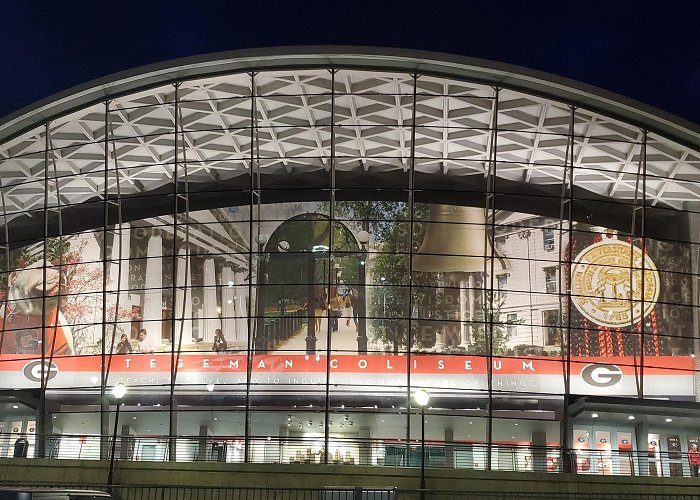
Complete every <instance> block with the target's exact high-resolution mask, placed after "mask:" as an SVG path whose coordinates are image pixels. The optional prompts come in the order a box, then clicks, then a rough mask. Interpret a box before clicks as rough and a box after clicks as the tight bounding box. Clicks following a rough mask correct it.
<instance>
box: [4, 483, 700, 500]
mask: <svg viewBox="0 0 700 500" xmlns="http://www.w3.org/2000/svg"><path fill="white" fill-rule="evenodd" d="M0 484H2V485H3V486H5V487H7V486H14V487H21V486H25V487H26V486H32V487H35V486H36V484H35V483H32V484H27V483H21V482H3V483H0ZM51 487H52V488H55V489H71V490H103V491H107V488H106V487H105V486H104V485H84V484H82V485H73V484H61V485H56V484H52V485H51ZM109 491H110V493H111V494H112V498H114V499H115V500H611V499H614V500H700V494H693V493H690V494H682V493H629V494H626V493H602V492H531V491H513V492H504V491H499V492H494V491H469V492H454V491H430V490H426V491H421V490H404V489H397V488H392V487H386V488H381V487H365V488H351V487H342V486H341V487H329V488H323V489H312V488H305V489H301V488H285V489H282V488H255V487H235V488H226V487H196V486H195V487H191V486H186V487H183V486H155V485H116V486H113V487H112V488H110V489H109Z"/></svg>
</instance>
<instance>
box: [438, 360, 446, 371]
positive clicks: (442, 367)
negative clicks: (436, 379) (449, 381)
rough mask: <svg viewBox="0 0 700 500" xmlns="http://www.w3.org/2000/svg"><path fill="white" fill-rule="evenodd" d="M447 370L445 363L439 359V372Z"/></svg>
mask: <svg viewBox="0 0 700 500" xmlns="http://www.w3.org/2000/svg"><path fill="white" fill-rule="evenodd" d="M444 369H445V361H444V360H442V359H438V370H444Z"/></svg>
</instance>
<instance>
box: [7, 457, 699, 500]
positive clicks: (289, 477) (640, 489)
mask: <svg viewBox="0 0 700 500" xmlns="http://www.w3.org/2000/svg"><path fill="white" fill-rule="evenodd" d="M108 465H109V464H108V462H105V461H101V462H100V461H77V460H76V461H73V460H50V459H0V483H5V484H7V483H17V482H22V483H24V484H36V485H41V484H52V485H83V486H93V487H97V486H100V485H104V484H105V482H106V479H107V471H108ZM418 475H419V470H418V469H406V468H393V467H359V466H345V465H341V466H333V465H308V464H304V465H280V464H224V463H222V464H219V463H184V462H183V463H159V462H119V463H118V464H117V466H116V468H115V473H114V479H115V484H119V485H128V487H129V489H130V490H132V491H131V492H129V493H128V494H127V491H126V490H123V494H121V495H120V494H116V495H115V496H118V497H120V498H132V497H133V498H139V499H141V500H147V499H149V498H150V496H152V495H155V494H156V493H155V491H156V490H151V491H153V493H148V492H146V491H145V490H139V492H138V494H136V489H137V488H138V487H139V486H146V485H148V486H162V487H213V488H222V487H223V488H226V487H233V488H235V487H256V488H276V489H291V488H308V489H322V488H324V487H328V486H342V487H354V486H361V487H398V488H399V489H417V488H418V483H419V477H418ZM426 484H427V490H428V491H452V492H459V493H467V492H494V493H505V492H540V493H545V492H546V493H550V494H552V493H561V494H566V493H583V494H586V493H598V494H609V495H621V496H624V495H635V494H637V495H653V494H656V495H664V497H668V496H669V495H683V494H685V495H698V493H699V490H698V484H700V483H698V482H697V480H693V479H691V478H648V477H643V478H642V477H626V476H625V477H622V476H618V477H614V476H607V477H605V476H577V475H574V474H546V473H517V472H484V471H465V470H454V469H428V470H427V471H426ZM209 494H211V490H209ZM202 495H204V490H202ZM198 496H199V495H197V494H191V495H190V496H188V498H190V497H191V498H192V500H195V499H196V498H197V497H198ZM153 498H156V497H155V496H154V497H153ZM202 498H205V496H202ZM583 498H585V496H584V497H583ZM628 498H629V497H628ZM643 498H646V497H643ZM689 498H690V497H689ZM692 498H696V497H695V496H693V497H692ZM697 498H700V497H697Z"/></svg>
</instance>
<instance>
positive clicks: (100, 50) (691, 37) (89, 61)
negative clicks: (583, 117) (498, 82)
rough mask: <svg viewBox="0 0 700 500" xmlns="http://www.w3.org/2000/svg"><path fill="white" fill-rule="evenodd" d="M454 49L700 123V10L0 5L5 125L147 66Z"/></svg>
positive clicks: (610, 4)
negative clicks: (284, 51) (247, 55)
mask: <svg viewBox="0 0 700 500" xmlns="http://www.w3.org/2000/svg"><path fill="white" fill-rule="evenodd" d="M331 44H335V45H371V46H384V47H403V48H412V49H422V50H432V51H441V52H449V53H454V54H460V55H466V56H472V57H479V58H484V59H492V60H496V61H501V62H506V63H511V64H517V65H521V66H525V67H530V68H533V69H539V70H543V71H548V72H550V73H555V74H558V75H562V76H566V77H569V78H573V79H575V80H579V81H581V82H585V83H588V84H592V85H596V86H598V87H602V88H605V89H608V90H611V91H613V92H616V93H619V94H622V95H625V96H627V97H631V98H633V99H636V100H639V101H641V102H644V103H646V104H650V105H652V106H655V107H658V108H660V109H663V110H665V111H668V112H670V113H673V114H676V115H678V116H680V117H682V118H685V119H686V120H690V121H691V122H694V123H695V124H698V123H700V1H687V2H681V1H653V2H652V1H647V0H636V1H616V0H607V1H583V2H571V1H565V0H562V1H558V2H557V1H535V0H529V1H525V0H523V1H512V2H510V1H509V2H506V1H496V0H491V1H472V0H455V1H453V2H447V1H445V2H443V1H433V0H424V1H421V2H418V1H408V0H407V1H403V2H399V1H393V0H375V1H373V2H364V1H338V0H336V1H332V0H327V1H325V2H316V1H312V0H309V1H305V2H292V1H287V2H283V1H278V2H275V1H270V0H268V1H255V0H249V1H245V2H238V1H234V0H230V1H228V2H197V1H194V0H191V1H189V2H180V1H176V0H171V1H168V2H165V1H162V0H142V2H132V1H122V0H119V1H110V2H108V1H101V0H92V1H90V2H83V1H78V0H65V1H44V2H40V1H33V2H32V1H27V0H24V1H22V0H3V1H2V3H1V4H0V57H1V58H2V75H3V78H2V84H1V85H2V87H0V89H1V90H2V92H0V117H2V116H5V115H7V114H9V113H11V112H13V111H15V110H17V109H19V108H21V107H23V106H26V105H28V104H31V103H32V102H34V101H36V100H38V99H41V98H43V97H47V96H49V95H51V94H53V93H55V92H59V91H61V90H64V89H66V88H69V87H71V86H74V85H78V84H81V83H84V82H87V81H89V80H92V79H94V78H98V77H102V76H106V75H108V74H110V73H114V72H117V71H122V70H126V69H130V68H134V67H138V66H141V65H145V64H150V63H156V62H160V61H166V60H170V59H175V58H179V57H185V56H190V55H197V54H205V53H210V52H217V51H223V50H234V49H243V48H255V47H265V46H276V45H331Z"/></svg>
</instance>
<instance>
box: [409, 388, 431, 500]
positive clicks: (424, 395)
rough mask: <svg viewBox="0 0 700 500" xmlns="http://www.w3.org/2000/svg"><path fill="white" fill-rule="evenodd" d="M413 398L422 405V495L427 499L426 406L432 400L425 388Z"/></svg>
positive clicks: (422, 497)
mask: <svg viewBox="0 0 700 500" xmlns="http://www.w3.org/2000/svg"><path fill="white" fill-rule="evenodd" d="M413 399H414V401H415V402H416V404H417V405H418V406H420V422H421V424H420V497H421V500H424V499H425V407H426V406H428V401H430V394H428V392H427V391H426V390H425V389H418V390H417V391H416V392H414V393H413Z"/></svg>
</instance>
